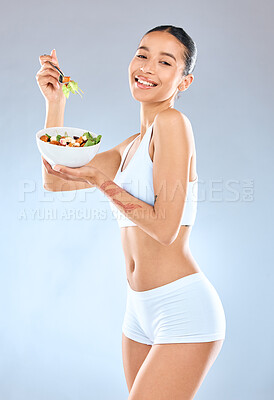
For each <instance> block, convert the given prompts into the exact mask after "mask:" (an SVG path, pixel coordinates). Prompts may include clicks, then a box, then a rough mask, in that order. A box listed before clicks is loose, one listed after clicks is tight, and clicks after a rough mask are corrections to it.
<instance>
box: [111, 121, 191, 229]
mask: <svg viewBox="0 0 274 400" xmlns="http://www.w3.org/2000/svg"><path fill="white" fill-rule="evenodd" d="M152 127H153V124H152V125H150V127H149V128H148V129H147V131H146V133H145V135H144V136H143V139H142V140H141V143H140V145H139V147H138V148H137V150H136V152H135V153H134V155H133V157H132V158H131V160H130V161H129V163H128V165H127V166H126V168H125V169H123V171H121V168H122V166H123V163H124V160H125V158H126V156H127V153H128V151H129V148H130V146H131V145H132V144H133V142H134V141H135V140H136V139H137V137H138V136H136V138H135V139H133V141H132V142H130V143H129V144H128V145H127V147H126V148H125V150H124V152H123V155H122V161H121V164H120V166H119V169H118V171H117V173H116V175H115V178H114V180H113V181H114V182H115V183H116V184H117V185H118V186H120V187H121V188H123V189H124V190H126V191H127V192H129V193H130V194H131V195H132V196H134V197H136V198H138V199H140V200H142V201H144V202H146V203H148V204H150V205H154V197H155V196H154V188H153V175H152V172H153V162H152V160H151V158H150V155H149V142H150V138H151V133H152ZM197 194H198V176H197V177H196V179H195V181H192V182H188V187H187V195H186V202H185V205H184V211H183V216H182V219H181V225H193V224H194V221H195V218H196V213H197ZM109 204H110V208H111V211H112V213H113V215H114V217H115V218H116V219H117V222H118V225H119V227H120V228H122V227H125V226H136V224H135V223H134V222H132V221H131V220H130V219H128V218H127V217H126V216H125V215H124V214H123V213H121V212H120V210H119V209H118V208H117V207H116V206H115V204H114V203H113V202H112V201H110V200H109Z"/></svg>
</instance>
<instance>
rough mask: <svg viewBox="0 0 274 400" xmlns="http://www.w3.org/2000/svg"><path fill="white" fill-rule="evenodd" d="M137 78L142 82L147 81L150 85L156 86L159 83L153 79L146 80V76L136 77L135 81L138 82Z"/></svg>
mask: <svg viewBox="0 0 274 400" xmlns="http://www.w3.org/2000/svg"><path fill="white" fill-rule="evenodd" d="M137 78H138V79H141V80H142V81H146V82H149V83H153V84H154V85H158V83H156V82H154V81H152V80H151V79H148V78H146V77H145V76H144V75H136V76H135V80H137Z"/></svg>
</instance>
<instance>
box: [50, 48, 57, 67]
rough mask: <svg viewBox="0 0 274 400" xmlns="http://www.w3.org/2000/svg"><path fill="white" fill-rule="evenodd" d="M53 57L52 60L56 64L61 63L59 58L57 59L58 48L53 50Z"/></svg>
mask: <svg viewBox="0 0 274 400" xmlns="http://www.w3.org/2000/svg"><path fill="white" fill-rule="evenodd" d="M51 57H52V62H53V63H54V64H56V65H59V64H58V59H57V55H56V50H55V49H53V50H52V51H51Z"/></svg>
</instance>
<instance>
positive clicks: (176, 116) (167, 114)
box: [155, 108, 192, 131]
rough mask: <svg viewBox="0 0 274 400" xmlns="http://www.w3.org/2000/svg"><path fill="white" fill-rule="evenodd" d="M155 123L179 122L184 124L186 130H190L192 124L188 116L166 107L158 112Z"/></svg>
mask: <svg viewBox="0 0 274 400" xmlns="http://www.w3.org/2000/svg"><path fill="white" fill-rule="evenodd" d="M155 124H172V125H173V124H176V125H178V124H181V125H182V126H185V128H186V129H187V130H190V131H192V126H191V123H190V120H189V119H188V117H187V116H186V115H185V114H183V113H182V112H181V111H178V110H176V109H175V108H168V109H167V110H164V111H161V112H159V113H158V114H157V115H156V117H155Z"/></svg>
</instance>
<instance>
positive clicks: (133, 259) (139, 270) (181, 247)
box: [120, 225, 201, 291]
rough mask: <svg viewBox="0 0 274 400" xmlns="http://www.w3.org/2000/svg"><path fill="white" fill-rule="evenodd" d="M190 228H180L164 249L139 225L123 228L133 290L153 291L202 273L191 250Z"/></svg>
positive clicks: (129, 279)
mask: <svg viewBox="0 0 274 400" xmlns="http://www.w3.org/2000/svg"><path fill="white" fill-rule="evenodd" d="M191 229H192V227H191V226H184V225H181V227H180V231H179V233H178V236H177V238H176V239H175V240H174V242H173V243H171V244H170V245H169V246H164V245H162V244H161V243H160V242H158V241H157V240H155V239H153V238H152V237H151V236H150V235H148V234H146V233H145V232H144V231H143V230H142V229H141V228H139V227H138V226H126V227H122V228H120V232H121V239H122V246H123V250H124V255H125V263H126V275H127V280H128V283H129V285H130V287H131V288H132V289H133V290H136V291H144V290H150V289H154V288H156V287H159V286H162V285H165V284H167V283H170V282H173V281H174V280H177V279H180V278H183V277H184V276H187V275H190V274H194V273H196V272H200V271H201V270H200V268H199V266H198V264H197V262H196V261H195V259H194V257H193V256H192V254H191V252H190V248H189V235H190V232H191Z"/></svg>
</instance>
